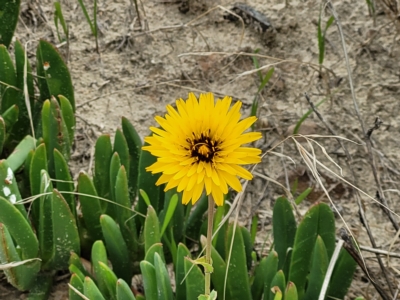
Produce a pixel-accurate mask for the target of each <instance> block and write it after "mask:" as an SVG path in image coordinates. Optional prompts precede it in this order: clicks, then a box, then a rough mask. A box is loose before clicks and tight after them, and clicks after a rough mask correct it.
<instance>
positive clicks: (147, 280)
mask: <svg viewBox="0 0 400 300" xmlns="http://www.w3.org/2000/svg"><path fill="white" fill-rule="evenodd" d="M140 271H141V273H142V277H143V288H144V294H145V295H146V300H158V299H159V298H158V295H157V279H156V269H155V268H154V266H153V265H152V264H151V263H149V262H148V261H145V260H142V261H141V262H140Z"/></svg>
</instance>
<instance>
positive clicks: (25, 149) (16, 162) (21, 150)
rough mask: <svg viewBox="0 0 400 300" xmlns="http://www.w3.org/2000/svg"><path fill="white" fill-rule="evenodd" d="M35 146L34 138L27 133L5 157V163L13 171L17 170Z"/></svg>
mask: <svg viewBox="0 0 400 300" xmlns="http://www.w3.org/2000/svg"><path fill="white" fill-rule="evenodd" d="M0 120H2V119H0ZM0 124H1V122H0ZM35 147H36V142H35V139H34V138H33V137H31V136H29V135H27V136H26V137H25V138H24V139H23V140H22V141H21V142H20V143H19V144H18V145H17V147H15V149H14V151H13V152H12V153H11V154H10V155H9V156H8V157H7V163H8V165H9V167H10V168H11V170H12V171H13V172H15V171H17V170H18V169H19V168H20V167H21V166H22V165H23V164H24V162H25V160H26V158H27V157H28V155H29V153H30V152H31V151H32V150H34V149H35Z"/></svg>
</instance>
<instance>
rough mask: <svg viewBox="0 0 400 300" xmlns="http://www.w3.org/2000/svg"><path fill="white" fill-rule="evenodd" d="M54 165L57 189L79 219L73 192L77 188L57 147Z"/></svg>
mask: <svg viewBox="0 0 400 300" xmlns="http://www.w3.org/2000/svg"><path fill="white" fill-rule="evenodd" d="M54 167H55V172H56V179H57V183H56V184H57V189H58V191H59V192H60V193H61V194H62V195H63V198H64V199H65V201H66V202H67V203H68V207H69V209H70V211H71V213H72V214H73V215H74V219H77V217H76V203H75V195H74V194H73V192H74V190H75V187H74V182H73V180H72V177H71V174H70V172H69V167H68V164H67V162H66V160H65V158H64V156H63V155H62V154H61V152H60V151H58V150H57V149H54Z"/></svg>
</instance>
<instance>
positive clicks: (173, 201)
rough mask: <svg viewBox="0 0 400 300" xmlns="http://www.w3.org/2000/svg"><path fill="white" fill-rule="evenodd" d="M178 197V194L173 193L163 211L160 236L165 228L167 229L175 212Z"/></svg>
mask: <svg viewBox="0 0 400 300" xmlns="http://www.w3.org/2000/svg"><path fill="white" fill-rule="evenodd" d="M178 199H179V197H178V195H177V194H174V195H173V196H172V197H171V199H170V201H169V205H168V208H167V212H166V213H165V217H164V221H163V225H162V228H161V233H160V236H163V235H164V232H165V229H167V226H168V224H169V222H170V221H171V219H172V217H173V215H174V213H175V209H176V206H177V205H178Z"/></svg>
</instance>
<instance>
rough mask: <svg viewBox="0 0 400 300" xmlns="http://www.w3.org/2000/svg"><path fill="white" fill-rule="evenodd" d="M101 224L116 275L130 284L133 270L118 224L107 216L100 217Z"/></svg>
mask: <svg viewBox="0 0 400 300" xmlns="http://www.w3.org/2000/svg"><path fill="white" fill-rule="evenodd" d="M100 223H101V230H102V232H103V236H104V240H105V244H106V248H107V250H108V253H109V257H110V260H111V263H112V265H113V270H114V272H115V274H116V275H117V276H118V277H119V278H122V279H124V280H125V281H127V282H130V280H131V279H132V270H131V265H130V260H129V254H128V248H127V246H126V243H125V241H124V239H123V237H122V234H121V231H120V229H119V227H118V225H117V223H116V222H115V221H114V220H113V219H112V218H111V217H109V216H107V215H102V216H101V217H100Z"/></svg>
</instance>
